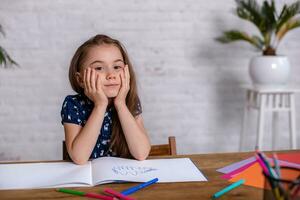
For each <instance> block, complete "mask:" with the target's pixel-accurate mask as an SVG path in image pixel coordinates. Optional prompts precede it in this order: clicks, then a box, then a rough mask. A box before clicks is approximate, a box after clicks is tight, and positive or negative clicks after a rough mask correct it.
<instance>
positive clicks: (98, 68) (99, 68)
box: [95, 67, 103, 71]
mask: <svg viewBox="0 0 300 200" xmlns="http://www.w3.org/2000/svg"><path fill="white" fill-rule="evenodd" d="M102 69H103V67H95V70H97V71H101V70H102Z"/></svg>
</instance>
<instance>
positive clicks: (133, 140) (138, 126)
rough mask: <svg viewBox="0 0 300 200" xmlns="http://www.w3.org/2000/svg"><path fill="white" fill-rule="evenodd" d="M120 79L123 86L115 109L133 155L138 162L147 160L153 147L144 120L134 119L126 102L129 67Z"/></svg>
mask: <svg viewBox="0 0 300 200" xmlns="http://www.w3.org/2000/svg"><path fill="white" fill-rule="evenodd" d="M120 79H121V84H122V85H121V88H120V91H119V93H118V95H117V96H116V98H115V99H114V104H115V108H116V110H117V113H118V116H119V120H120V123H121V126H122V129H123V132H124V135H125V138H126V142H127V144H128V148H129V151H130V153H131V155H132V156H133V157H134V158H135V159H137V160H145V159H146V158H147V156H148V155H149V152H150V149H151V145H150V141H149V138H148V135H147V133H146V130H145V128H144V124H143V118H142V116H141V115H138V116H137V117H135V118H134V117H133V115H132V114H131V113H130V111H129V109H128V107H127V105H126V102H125V99H126V96H127V93H128V91H129V89H130V74H129V69H128V65H126V66H125V68H124V71H123V72H122V73H121V74H120Z"/></svg>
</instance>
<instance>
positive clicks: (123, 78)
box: [120, 71, 126, 88]
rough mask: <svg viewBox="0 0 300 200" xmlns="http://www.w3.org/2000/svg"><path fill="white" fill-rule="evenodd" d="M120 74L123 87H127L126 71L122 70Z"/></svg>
mask: <svg viewBox="0 0 300 200" xmlns="http://www.w3.org/2000/svg"><path fill="white" fill-rule="evenodd" d="M120 76H121V88H125V86H126V79H125V74H124V71H122V72H121V74H120Z"/></svg>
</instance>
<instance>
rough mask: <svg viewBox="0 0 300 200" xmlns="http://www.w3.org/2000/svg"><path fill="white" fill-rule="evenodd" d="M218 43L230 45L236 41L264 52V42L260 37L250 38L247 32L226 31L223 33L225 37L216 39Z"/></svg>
mask: <svg viewBox="0 0 300 200" xmlns="http://www.w3.org/2000/svg"><path fill="white" fill-rule="evenodd" d="M216 40H217V41H219V42H221V43H230V42H234V41H239V40H241V41H246V42H249V43H250V44H252V45H253V46H255V47H256V48H258V49H260V50H262V49H263V44H264V41H263V40H262V39H261V38H260V37H258V36H252V37H251V36H249V35H248V34H247V33H245V32H241V31H237V30H231V31H225V32H224V33H223V36H221V37H218V38H216Z"/></svg>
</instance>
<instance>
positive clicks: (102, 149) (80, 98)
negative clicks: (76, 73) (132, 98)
mask: <svg viewBox="0 0 300 200" xmlns="http://www.w3.org/2000/svg"><path fill="white" fill-rule="evenodd" d="M93 108H94V103H93V102H92V101H91V100H89V98H88V97H86V96H85V95H81V94H76V95H69V96H67V97H66V98H65V100H64V102H63V105H62V109H61V119H62V120H61V123H62V124H63V123H72V124H78V125H80V126H82V127H83V126H84V125H85V124H86V122H87V120H88V118H89V116H90V114H91V112H92V110H93ZM113 109H114V107H110V108H108V109H107V110H106V112H105V114H104V120H103V123H102V127H101V130H100V131H99V137H98V139H97V142H96V145H95V147H94V149H93V152H92V154H91V156H90V158H91V159H94V158H98V157H103V156H116V153H115V152H113V151H112V150H111V148H109V147H110V140H111V134H112V120H113V119H112V112H113ZM140 113H142V109H141V106H140V103H138V105H137V111H136V113H135V115H138V114H140Z"/></svg>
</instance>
